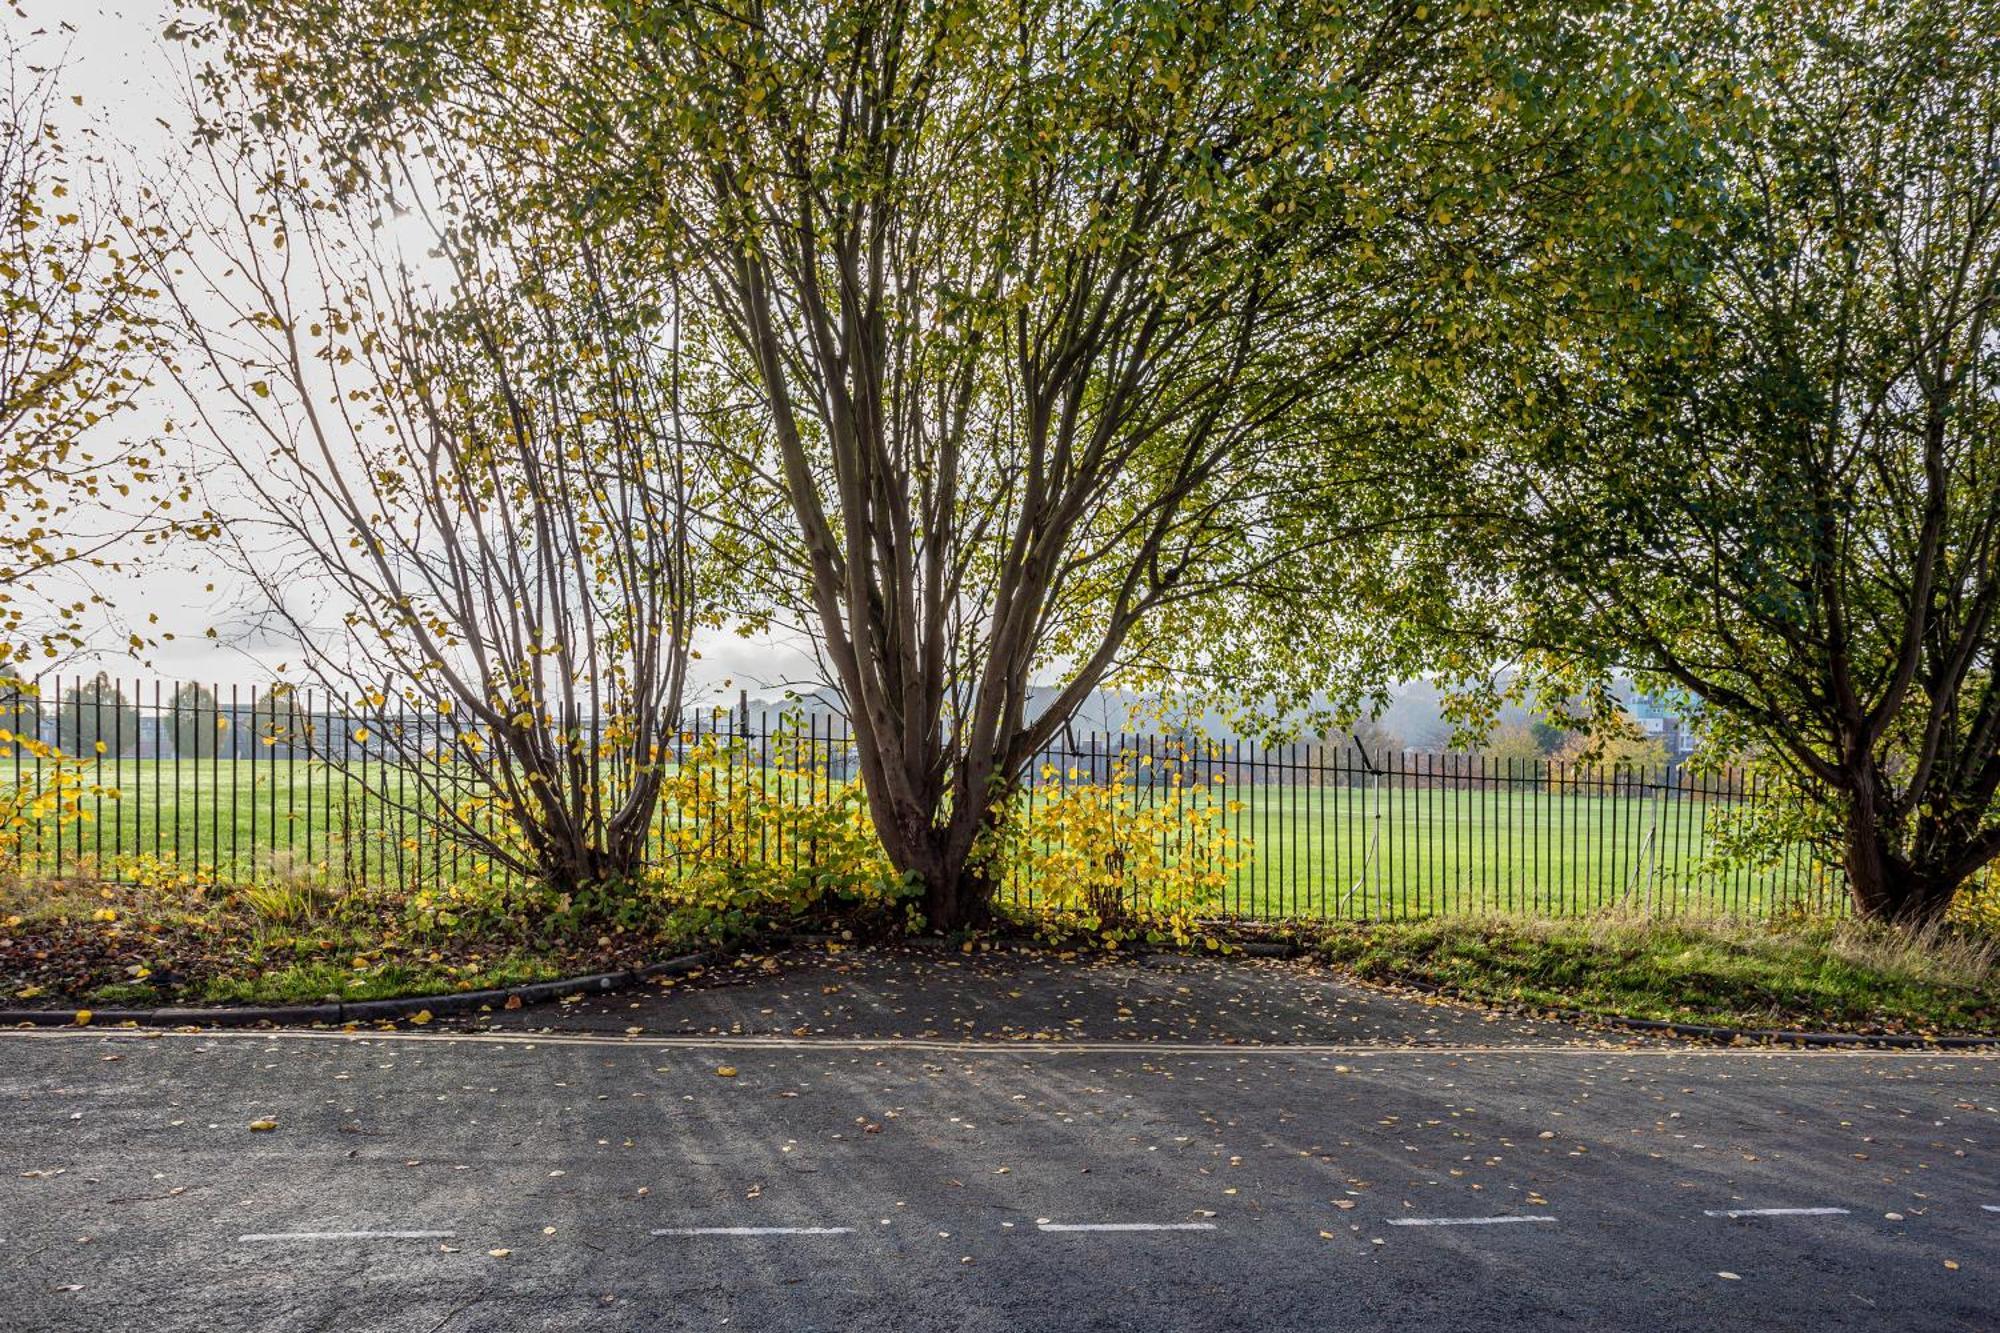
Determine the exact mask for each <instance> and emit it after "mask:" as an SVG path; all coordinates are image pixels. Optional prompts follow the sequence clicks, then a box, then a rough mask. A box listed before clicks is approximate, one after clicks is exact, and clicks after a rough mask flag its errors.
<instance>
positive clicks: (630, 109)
mask: <svg viewBox="0 0 2000 1333" xmlns="http://www.w3.org/2000/svg"><path fill="white" fill-rule="evenodd" d="M219 8H220V13H221V20H220V26H219V27H202V26H192V27H190V29H189V31H191V32H193V33H194V34H196V35H197V36H207V35H210V34H212V33H215V32H220V33H221V34H223V36H224V37H225V39H226V41H227V48H226V49H227V52H228V56H229V59H228V61H227V62H226V63H227V64H228V65H229V66H231V67H232V68H235V69H238V70H249V71H252V72H253V76H254V78H255V81H256V86H257V88H258V89H259V90H260V93H261V94H262V95H263V97H264V98H265V101H264V103H263V105H262V106H260V108H259V114H260V116H261V117H262V118H263V121H264V123H266V124H272V125H280V126H284V127H287V128H289V129H306V130H310V131H315V132H317V142H319V143H321V144H322V145H324V146H325V148H326V150H327V151H328V152H330V153H331V154H333V155H334V157H335V160H336V161H338V162H339V164H340V165H341V167H342V168H343V170H344V171H345V173H346V175H345V177H344V179H345V180H346V181H348V182H349V183H358V182H363V181H367V180H372V179H379V178H380V177H381V176H382V174H383V173H384V172H386V171H393V170H395V169H396V167H395V166H394V164H395V163H397V162H398V161H399V160H403V159H405V158H406V157H407V145H408V144H409V143H410V142H411V138H412V136H413V135H418V136H420V137H423V138H424V141H425V142H440V143H449V144H457V145H469V146H472V147H473V148H474V149H476V151H478V152H480V153H482V154H485V155H487V156H488V158H489V160H491V161H493V162H495V163H499V164H504V169H503V170H500V171H499V172H497V173H496V178H495V184H496V185H497V186H498V187H499V188H497V189H495V190H493V191H491V192H489V193H488V194H487V196H486V197H484V198H481V199H479V200H477V201H473V202H470V203H469V206H470V207H472V209H473V211H474V212H475V213H477V214H479V215H481V216H484V217H487V218H490V219H496V220H502V222H501V225H505V221H504V220H507V219H512V220H515V221H524V220H526V219H529V218H533V219H537V220H539V221H540V222H546V221H548V220H550V219H557V220H561V221H563V222H565V223H566V224H568V225H570V226H573V227H574V228H575V229H576V230H577V231H578V232H579V233H580V234H583V235H590V234H593V233H594V231H595V230H597V229H600V228H606V227H610V228H614V229H618V230H620V231H621V232H625V233H628V234H630V235H633V236H635V237H643V238H645V242H646V243H647V244H650V245H651V246H652V248H653V249H652V253H653V254H654V255H655V256H656V259H657V263H658V265H659V267H660V271H661V272H662V273H674V274H680V275H684V276H685V277H686V278H687V280H688V281H689V283H690V285H691V289H692V291H693V293H694V294H695V295H696V296H697V297H698V298H699V318H694V319H691V320H690V322H689V324H688V326H687V330H686V346H687V348H688V350H689V351H690V352H691V353H697V352H698V353H699V357H700V360H699V365H700V369H701V370H702V372H703V373H704V376H705V377H706V383H707V384H708V386H709V388H708V391H707V392H706V394H705V396H704V398H703V404H704V407H705V409H706V416H705V422H706V424H707V426H708V428H709V431H710V433H711V438H712V440H713V442H714V444H715V446H716V447H717V448H718V449H721V450H724V451H726V452H727V454H728V455H729V457H731V458H732V459H733V460H734V462H735V464H736V466H737V467H738V468H739V469H740V473H741V476H742V477H743V478H744V480H745V482H746V484H747V485H748V486H749V487H751V488H752V489H753V491H754V492H755V493H762V494H773V495H777V496H781V497H782V498H783V501H784V503H785V508H786V510H787V512H788V517H789V522H788V523H786V524H784V525H782V526H781V527H777V528H774V529H772V528H767V529H765V530H763V531H762V533H761V535H762V536H763V537H764V539H765V541H764V549H765V553H766V559H765V561H764V562H763V563H764V568H766V569H768V570H770V571H773V572H774V573H775V574H776V576H777V581H776V583H775V585H774V586H773V588H772V593H773V596H774V598H775V601H776V604H777V605H778V606H779V607H781V608H788V609H789V610H790V611H791V612H792V613H793V614H794V615H795V616H796V617H797V619H798V620H799V621H800V622H801V623H802V624H803V625H805V626H806V627H807V628H808V629H810V630H811V631H812V632H813V633H814V634H815V635H816V638H817V641H818V644H819V646H820V648H821V650H822V652H823V654H824V658H825V661H826V664H827V667H828V671H829V674H830V675H831V677H832V679H833V681H834V683H836V684H837V685H838V686H839V688H840V691H841V693H842V695H843V697H844V700H845V703H846V707H847V710H848V712H849V715H850V717H851V718H852V721H853V725H854V734H855V738H856V742H857V745H858V749H859V753H860V760H861V772H862V776H863V778H864V781H865V786H866V789H867V795H868V799H869V802H870V805H871V809H872V813H873V815H874V821H875V825H876V827H877V829H878V831H879V833H880V835H881V838H882V841H883V843H884V845H885V847H886V849H887V851H888V853H889V855H890V857H891V859H892V860H893V861H894V863H895V865H896V866H897V867H898V868H899V869H900V870H901V871H903V872H904V873H905V874H906V875H907V876H909V877H910V878H912V879H913V880H915V881H917V882H920V883H921V885H922V887H923V890H924V894H925V908H926V911H927V914H928V916H929V918H930V919H931V921H932V922H933V923H935V924H937V925H941V926H950V925H955V924H958V923H960V922H963V921H966V920H970V919H974V918H976V917H978V916H979V915H980V914H982V913H983V911H984V910H985V907H986V904H987V901H988V898H989V896H990V892H991V883H990V880H989V878H988V876H987V874H986V872H985V869H984V867H983V866H982V861H981V857H980V856H979V847H980V845H981V839H982V836H983V835H984V834H985V833H986V832H987V831H988V830H989V829H991V828H992V827H993V826H994V824H995V822H996V821H997V820H998V819H999V818H1001V817H1002V813H1003V812H1004V810H1005V809H1006V806H1007V797H1008V793H1009V791H1010V789H1011V786H1012V784H1013V783H1014V781H1015V780H1016V778H1017V777H1018V775H1019V773H1020V771H1021V768H1022V766H1023V765H1024V764H1025V763H1027V762H1028V761H1029V760H1030V758H1031V757H1032V756H1033V755H1034V754H1035V752H1036V751H1037V750H1038V749H1040V748H1041V746H1042V745H1043V744H1044V743H1045V742H1046V741H1047V740H1048V739H1049V737H1050V736H1051V735H1053V734H1054V733H1055V732H1056V731H1057V730H1059V729H1060V728H1061V727H1062V726H1063V725H1064V723H1065V722H1066V721H1067V720H1068V718H1069V717H1070V716H1071V714H1072V713H1073V712H1074V710H1075V709H1076V708H1077V707H1078V705H1079V704H1080V703H1081V702H1082V701H1083V700H1084V699H1085V698H1086V697H1087V696H1088V695H1089V694H1090V692H1091V691H1092V690H1093V689H1094V688H1095V687H1097V686H1098V685H1099V683H1100V682H1102V681H1103V680H1104V679H1105V678H1106V676H1107V674H1108V673H1110V672H1112V671H1114V670H1115V669H1119V668H1121V667H1126V666H1130V665H1131V664H1134V663H1142V664H1159V663H1165V662H1171V663H1175V664H1180V665H1188V664H1198V665H1200V666H1201V667H1202V668H1204V669H1207V670H1212V671H1215V672H1217V673H1219V674H1222V675H1228V674H1231V673H1240V672H1242V671H1243V670H1244V669H1245V668H1246V667H1254V666H1257V665H1259V664H1260V661H1259V659H1260V656H1261V657H1264V658H1266V659H1272V660H1274V659H1277V658H1279V657H1282V658H1283V659H1284V660H1285V661H1287V662H1288V663H1290V664H1294V665H1297V666H1300V667H1304V668H1323V667H1325V666H1326V665H1327V664H1329V663H1331V662H1334V661H1336V660H1339V661H1345V660H1347V659H1348V657H1349V656H1350V655H1359V656H1361V657H1372V658H1374V659H1376V664H1377V665H1379V664H1380V659H1381V658H1382V657H1383V656H1384V655H1385V652H1386V650H1388V649H1390V648H1393V647H1395V646H1397V645H1398V644H1405V643H1407V642H1408V641H1409V640H1408V638H1407V636H1404V635H1403V633H1402V631H1401V630H1400V628H1398V627H1397V626H1394V625H1391V626H1389V627H1388V628H1386V629H1383V630H1382V631H1381V632H1379V633H1374V634H1368V635H1356V634H1353V633H1352V632H1351V627H1343V626H1341V625H1338V624H1335V623H1330V622H1333V621H1336V620H1339V619H1342V618H1345V619H1346V620H1353V619H1355V618H1356V613H1357V612H1359V611H1361V610H1362V609H1363V608H1361V607H1360V606H1359V604H1358V603H1357V601H1356V600H1355V599H1354V593H1355V590H1356V588H1357V587H1375V586H1379V585H1380V584H1383V583H1393V582H1396V581H1399V580H1400V581H1412V582H1413V583H1416V584H1421V579H1420V577H1419V575H1418V574H1417V573H1415V572H1414V571H1415V570H1416V568H1417V566H1418V565H1419V564H1422V563H1423V559H1422V557H1423V554H1424V545H1425V543H1426V542H1427V541H1428V540H1429V537H1428V533H1429V531H1430V528H1431V527H1433V526H1434V525H1435V518H1434V516H1433V514H1432V512H1431V511H1432V509H1433V507H1434V505H1433V502H1434V500H1435V498H1436V497H1437V496H1439V495H1441V494H1444V493H1445V489H1444V488H1443V487H1442V485H1441V483H1442V482H1443V481H1444V480H1445V479H1446V478H1447V477H1448V474H1449V473H1450V471H1451V470H1452V469H1453V468H1455V467H1459V466H1465V465H1467V464H1468V462H1469V458H1470V456H1469V455H1467V454H1464V453H1462V452H1461V453H1457V454H1444V455H1439V454H1438V453H1436V452H1435V451H1433V450H1432V449H1431V446H1432V445H1433V444H1434V443H1435V440H1434V437H1433V435H1432V433H1431V429H1430V428H1431V425H1432V418H1433V416H1434V412H1433V409H1432V408H1430V407H1429V406H1428V405H1427V404H1426V403H1425V402H1424V401H1423V398H1422V395H1421V394H1420V393H1418V394H1413V393H1412V392H1411V388H1412V386H1413V385H1420V384H1422V383H1423V382H1425V381H1426V380H1427V379H1431V378H1436V377H1439V376H1442V375H1443V374H1444V373H1445V372H1446V370H1447V369H1448V367H1449V365H1450V363H1451V362H1452V361H1453V360H1454V359H1455V358H1457V357H1458V356H1459V355H1460V354H1461V352H1462V349H1464V348H1465V347H1467V346H1469V345H1473V344H1477V343H1478V342H1480V341H1482V340H1486V339H1493V338H1507V337H1513V336H1535V330H1534V328H1533V326H1532V324H1531V323H1529V322H1525V321H1522V320H1520V319H1518V318H1514V317H1513V316H1515V315H1518V313H1519V311H1520V310H1522V309H1525V308H1528V307H1529V306H1530V305H1531V302H1529V301H1527V300H1525V299H1524V296H1525V294H1526V293H1528V292H1530V291H1532V290H1538V289H1540V288H1541V287H1543V286H1544V285H1545V284H1547V283H1548V282H1550V281H1554V280H1555V278H1556V276H1557V275H1556V274H1555V273H1554V272H1553V267H1554V261H1553V260H1552V259H1551V258H1550V256H1553V255H1559V254H1562V253H1565V252H1564V251H1563V250H1562V249H1561V248H1560V247H1554V248H1551V247H1548V246H1547V244H1546V242H1547V241H1548V240H1549V238H1550V237H1551V236H1552V235H1555V234H1559V233H1562V232H1564V231H1565V230H1567V229H1569V228H1572V227H1575V226H1579V225H1581V226H1590V227H1606V226H1614V227H1615V226H1616V225H1618V220H1619V219H1620V218H1621V217H1622V213H1621V211H1620V208H1621V205H1620V202H1619V194H1618V191H1619V190H1621V189H1623V188H1624V186H1623V185H1622V184H1621V182H1624V181H1626V180H1629V179H1633V178H1634V177H1633V173H1632V172H1631V171H1630V169H1629V168H1630V163H1631V161H1632V160H1633V159H1634V158H1635V157H1636V156H1639V155H1641V154H1642V153H1643V151H1644V145H1643V141H1640V140H1636V139H1628V138H1625V137H1621V134H1620V132H1619V131H1618V130H1617V129H1616V125H1617V123H1618V122H1617V121H1616V120H1615V117H1616V116H1620V115H1623V116H1630V115H1631V114H1633V111H1634V107H1635V106H1639V107H1641V109H1642V110H1643V109H1644V104H1645V103H1646V102H1647V100H1648V98H1649V90H1648V86H1647V84H1646V81H1645V80H1644V79H1643V78H1640V79H1635V78H1633V77H1632V71H1633V70H1634V69H1639V68H1642V67H1643V66H1644V65H1645V63H1646V59H1647V53H1648V50H1649V48H1650V45H1651V44H1652V43H1653V41H1654V40H1655V39H1656V38H1657V36H1658V32H1657V31H1656V29H1657V25H1658V20H1657V18H1656V17H1654V16H1648V15H1639V16H1635V15H1633V14H1631V13H1628V12H1625V10H1624V9H1623V8H1619V9H1618V10H1617V11H1616V12H1612V10H1611V9H1608V8H1607V9H1606V10H1603V11H1597V10H1585V11H1579V10H1576V9H1575V8H1574V7H1551V8H1549V9H1548V10H1546V11H1544V10H1542V9H1540V8H1535V9H1531V10H1529V11H1526V12H1521V13H1513V14H1507V15H1500V14H1495V13H1492V12H1489V11H1488V10H1487V9H1485V8H1481V9H1479V10H1477V11H1475V10H1473V9H1471V8H1469V7H1465V6H1431V5H1424V4H1418V3H1414V2H1413V0H1409V2H1406V0H1370V2H1368V3H1361V4H1355V5H1347V6H1340V7H1335V8H1333V9H1328V10H1320V9H1313V10H1305V9H1298V8H1294V7H1291V6H1264V7H1253V8H1250V9H1247V10H1246V9H1245V7H1243V6H1240V5H1234V4H1210V3H1201V2H1199V0H1191V2H1190V3H1184V4H1174V5H1167V6H1131V5H1118V4H1113V5H1103V4H1095V3H1088V4H1086V3H1061V2H1049V0H1035V2H1033V3H987V2H984V0H967V2H965V3H949V4H927V3H914V2H912V0H828V2H827V3H819V4H806V5H787V6H767V5H765V4H762V3H758V2H757V0H751V2H749V3H739V2H737V0H729V2H726V3H722V4H716V5H701V6H697V5H671V4H668V5H647V6H641V5H632V4H626V3H615V2H613V0H600V2H599V3H591V4H583V5H573V4H563V5H554V4H549V3H544V2H542V0H443V2H442V3H440V2H437V0H432V2H430V3H425V4H422V5H415V4H395V3H392V4H386V5H379V6H369V7H353V6H333V7H329V6H326V5H323V4H319V3H313V2H312V0H277V2H276V3H262V2H261V0H260V3H257V4H254V5H253V4H239V3H225V4H223V5H221V6H220V7H219ZM1637 178H1638V179H1643V178H1644V175H1643V173H1640V175H1639V177H1637ZM1307 590H1309V591H1310V594H1311V595H1312V596H1316V597H1319V598H1321V599H1324V598H1326V597H1328V596H1333V597H1335V598H1337V599H1341V600H1338V601H1337V602H1336V604H1335V607H1334V610H1333V611H1331V612H1328V613H1322V614H1319V615H1317V616H1309V615H1307V614H1305V612H1304V610H1303V606H1302V603H1303V602H1305V601H1306V600H1308V598H1306V597H1303V596H1302V592H1305V591H1307ZM1260 601H1261V602H1262V603H1263V605H1264V606H1265V607H1266V608H1269V607H1271V606H1276V607H1278V608H1279V609H1280V610H1281V611H1284V612H1287V613H1289V616H1290V619H1289V620H1285V619H1284V617H1282V616H1281V617H1278V618H1276V619H1275V620H1273V621H1269V622H1265V623H1267V624H1272V623H1284V624H1285V625H1286V627H1287V630H1288V631H1289V632H1288V633H1286V634H1285V635H1282V636H1276V642H1275V644H1274V642H1273V637H1270V636H1266V637H1260V636H1258V635H1256V634H1255V633H1253V632H1252V631H1253V629H1254V627H1255V624H1256V622H1254V621H1253V620H1252V619H1251V618H1250V617H1249V616H1248V614H1247V610H1248V609H1249V608H1250V607H1252V606H1253V605H1254V604H1256V603H1258V602H1260ZM1320 604H1321V605H1322V606H1324V605H1326V603H1325V601H1324V600H1322V601H1321V602H1320ZM1300 630H1308V631H1309V632H1306V633H1301V632H1299V631H1300ZM1267 650H1268V651H1267ZM1047 681H1053V682H1054V683H1055V690H1054V696H1053V702H1052V703H1050V704H1049V705H1048V706H1047V707H1045V708H1043V709H1041V710H1039V711H1036V710H1034V709H1031V707H1030V686H1031V684H1034V683H1038V682H1047Z"/></svg>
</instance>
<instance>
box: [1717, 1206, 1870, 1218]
mask: <svg viewBox="0 0 2000 1333" xmlns="http://www.w3.org/2000/svg"><path fill="white" fill-rule="evenodd" d="M1701 1213H1702V1216H1703V1217H1845V1216H1847V1210H1846V1209H1845V1208H1704V1209H1702V1210H1701Z"/></svg>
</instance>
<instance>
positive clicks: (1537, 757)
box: [1480, 722, 1548, 775]
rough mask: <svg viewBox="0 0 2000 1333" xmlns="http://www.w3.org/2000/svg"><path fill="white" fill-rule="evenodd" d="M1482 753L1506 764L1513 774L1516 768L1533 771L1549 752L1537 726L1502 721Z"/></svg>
mask: <svg viewBox="0 0 2000 1333" xmlns="http://www.w3.org/2000/svg"><path fill="white" fill-rule="evenodd" d="M1480 753H1481V754H1482V755H1484V756H1485V757H1486V759H1487V760H1488V761H1489V762H1492V763H1496V764H1501V765H1503V766H1505V768H1506V771H1507V772H1508V773H1509V774H1510V775H1511V774H1512V773H1513V772H1514V770H1515V769H1516V768H1519V769H1521V770H1523V771H1526V772H1529V773H1532V772H1534V771H1535V768H1536V766H1537V765H1539V764H1540V763H1541V762H1542V760H1543V759H1545V758H1547V757H1548V752H1547V750H1546V749H1545V748H1544V746H1543V745H1542V740H1541V736H1540V734H1539V732H1538V730H1537V728H1535V727H1530V726H1527V725H1524V724H1523V723H1520V722H1507V723H1502V724H1501V725H1500V726H1498V727H1495V728H1494V729H1493V732H1492V734H1491V735H1489V736H1488V737H1487V738H1486V744H1485V745H1483V746H1482V747H1481V748H1480Z"/></svg>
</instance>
